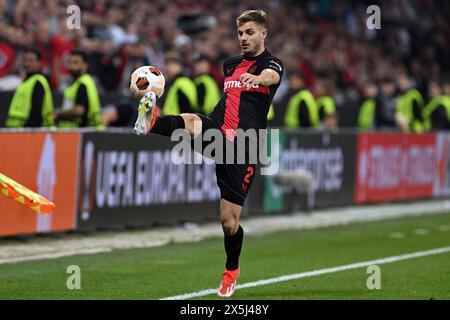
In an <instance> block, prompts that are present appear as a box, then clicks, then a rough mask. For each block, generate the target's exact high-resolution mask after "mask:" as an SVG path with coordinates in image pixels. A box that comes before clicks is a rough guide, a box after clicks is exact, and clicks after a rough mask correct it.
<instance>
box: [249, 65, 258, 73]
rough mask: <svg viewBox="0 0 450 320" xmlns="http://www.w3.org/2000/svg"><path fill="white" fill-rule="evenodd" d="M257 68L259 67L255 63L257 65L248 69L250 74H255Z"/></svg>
mask: <svg viewBox="0 0 450 320" xmlns="http://www.w3.org/2000/svg"><path fill="white" fill-rule="evenodd" d="M257 67H258V66H257V65H256V63H255V64H253V65H252V66H251V67H250V68H248V70H247V72H248V73H253V72H255V71H256V68H257Z"/></svg>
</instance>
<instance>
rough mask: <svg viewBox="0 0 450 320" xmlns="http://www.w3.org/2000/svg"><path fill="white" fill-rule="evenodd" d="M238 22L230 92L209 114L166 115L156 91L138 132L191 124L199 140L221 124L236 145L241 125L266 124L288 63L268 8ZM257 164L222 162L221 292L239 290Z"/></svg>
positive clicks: (145, 103) (227, 66)
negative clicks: (274, 38)
mask: <svg viewBox="0 0 450 320" xmlns="http://www.w3.org/2000/svg"><path fill="white" fill-rule="evenodd" d="M236 24H237V35H238V39H239V42H240V46H241V51H242V54H240V55H238V56H233V57H230V58H227V59H225V61H224V63H223V72H224V76H225V82H224V92H223V95H222V98H221V99H220V101H219V102H218V103H217V105H216V107H215V108H214V110H213V111H212V112H211V113H209V114H208V115H207V116H205V115H201V114H187V113H184V114H181V115H165V116H160V115H159V112H158V108H157V107H156V95H155V94H154V93H151V92H150V93H147V94H146V95H145V96H144V97H143V98H142V99H141V101H140V102H139V114H141V115H142V114H145V117H139V118H138V120H137V121H136V125H135V131H136V133H137V134H139V135H144V134H150V133H156V134H160V135H164V136H171V134H172V132H174V131H175V130H176V129H186V130H188V132H189V133H190V135H191V136H192V137H194V139H195V137H197V136H199V135H200V134H202V133H203V132H205V131H206V130H208V129H211V128H215V129H217V130H220V132H221V134H223V137H224V141H226V143H232V144H236V134H235V133H236V130H237V129H243V130H247V129H255V130H259V129H265V128H266V126H267V113H268V111H269V106H270V104H271V102H272V99H273V97H274V95H275V92H276V91H277V89H278V86H279V84H280V79H281V77H282V75H283V65H282V63H281V61H280V60H279V59H277V58H275V57H274V56H272V55H271V54H270V53H269V52H268V51H267V50H266V49H265V46H264V41H265V39H266V37H267V33H268V30H267V27H266V14H265V12H264V11H262V10H247V11H245V12H244V13H242V14H241V15H240V16H239V17H238V18H237V20H236ZM199 123H200V124H201V125H200V126H199V125H198V124H199ZM194 124H195V126H194ZM199 128H200V129H199ZM254 169H255V165H254V164H250V163H246V164H237V163H236V162H234V163H233V164H228V163H227V164H219V163H216V176H217V184H218V187H219V189H220V195H221V199H220V221H221V223H222V229H223V232H224V238H225V241H224V242H225V252H226V255H227V260H226V264H225V271H224V272H223V275H222V282H221V283H220V286H219V288H218V290H217V294H218V296H220V297H230V296H231V295H233V293H234V290H235V286H236V282H237V278H238V276H239V272H240V268H239V255H240V252H241V247H242V240H243V236H244V232H243V229H242V227H241V226H240V224H239V218H240V215H241V211H242V207H243V205H244V201H245V198H246V196H247V193H248V191H249V189H250V186H251V183H252V181H253V176H254Z"/></svg>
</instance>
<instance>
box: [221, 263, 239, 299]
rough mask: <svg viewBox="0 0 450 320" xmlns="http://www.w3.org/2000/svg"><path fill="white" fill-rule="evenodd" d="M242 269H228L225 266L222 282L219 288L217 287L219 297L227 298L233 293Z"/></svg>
mask: <svg viewBox="0 0 450 320" xmlns="http://www.w3.org/2000/svg"><path fill="white" fill-rule="evenodd" d="M240 269H241V268H239V267H238V268H237V269H236V270H227V269H226V268H225V271H224V272H223V274H222V282H221V283H220V286H219V289H217V295H218V296H219V297H222V298H227V297H231V296H232V295H233V293H234V290H235V289H236V282H237V279H238V277H239V272H240Z"/></svg>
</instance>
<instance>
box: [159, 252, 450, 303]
mask: <svg viewBox="0 0 450 320" xmlns="http://www.w3.org/2000/svg"><path fill="white" fill-rule="evenodd" d="M447 252H450V247H442V248H436V249H431V250H426V251H418V252H413V253H407V254H403V255H399V256H392V257H387V258H381V259H377V260H372V261H364V262H356V263H352V264H347V265H343V266H338V267H332V268H326V269H318V270H313V271H307V272H301V273H295V274H290V275H286V276H281V277H276V278H270V279H265V280H259V281H254V282H247V283H244V284H240V285H237V286H236V289H243V288H250V287H258V286H264V285H266V284H272V283H278V282H284V281H289V280H294V279H300V278H308V277H314V276H318V275H322V274H328V273H335V272H339V271H345V270H351V269H358V268H362V267H368V266H370V265H372V264H376V265H380V264H387V263H392V262H397V261H402V260H408V259H414V258H420V257H426V256H431V255H435V254H441V253H447ZM216 292H217V289H207V290H202V291H198V292H192V293H186V294H180V295H177V296H172V297H167V298H162V299H160V300H184V299H191V298H197V297H203V296H208V295H210V294H215V293H216Z"/></svg>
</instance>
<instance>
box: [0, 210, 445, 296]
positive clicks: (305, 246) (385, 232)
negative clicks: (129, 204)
mask: <svg viewBox="0 0 450 320" xmlns="http://www.w3.org/2000/svg"><path fill="white" fill-rule="evenodd" d="M242 225H243V226H244V228H245V221H243V222H242ZM449 226H450V214H449V213H442V214H437V215H428V216H422V217H409V218H401V219H396V220H389V221H380V222H370V223H358V224H350V225H346V226H337V227H329V228H320V229H314V230H299V231H283V232H276V233H270V234H264V235H259V236H256V235H247V236H245V238H244V245H243V251H242V254H241V259H240V265H241V275H240V278H239V281H238V284H243V283H247V282H252V281H257V280H261V279H268V278H273V277H278V276H282V275H289V274H294V273H299V272H305V271H312V270H317V269H323V268H329V267H335V266H341V265H346V264H351V263H355V262H361V261H368V260H374V259H379V258H385V257H390V256H397V255H402V254H407V253H412V252H418V251H424V250H429V249H434V248H439V247H446V246H450V230H449ZM224 255H225V253H224V249H223V239H221V238H214V239H208V240H204V241H201V242H197V243H180V244H170V245H167V246H163V247H158V248H148V249H132V250H117V251H113V252H109V253H101V254H93V255H79V256H73V257H66V258H60V259H51V260H42V261H32V262H20V263H14V264H3V265H0V299H159V298H164V297H168V296H174V295H179V294H184V293H191V292H197V291H201V290H204V289H210V288H215V287H217V285H218V284H219V282H220V280H221V279H220V277H221V272H222V271H223V268H224V263H225V256H224ZM69 265H78V266H79V267H80V269H81V289H80V290H69V289H67V287H66V281H67V278H68V277H69V274H67V273H66V269H67V267H68V266H69ZM379 267H380V269H381V289H380V290H369V289H368V288H367V286H366V281H367V278H368V277H369V276H370V275H369V274H367V272H366V269H367V268H358V269H353V270H348V271H340V272H336V273H331V274H325V275H318V276H313V277H308V278H302V279H297V280H291V281H286V282H280V283H275V284H269V285H264V286H258V287H252V288H243V289H240V290H237V291H236V293H235V296H234V297H233V298H232V299H256V300H264V299H450V253H448V252H447V253H443V254H438V255H432V256H426V257H419V258H414V259H410V260H404V261H399V262H394V263H389V264H383V265H380V266H379ZM196 299H219V298H218V297H216V296H215V295H209V296H204V297H200V298H196Z"/></svg>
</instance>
